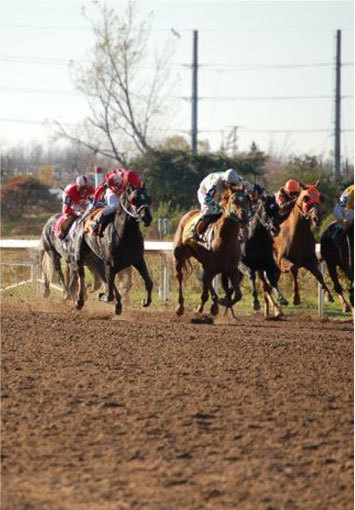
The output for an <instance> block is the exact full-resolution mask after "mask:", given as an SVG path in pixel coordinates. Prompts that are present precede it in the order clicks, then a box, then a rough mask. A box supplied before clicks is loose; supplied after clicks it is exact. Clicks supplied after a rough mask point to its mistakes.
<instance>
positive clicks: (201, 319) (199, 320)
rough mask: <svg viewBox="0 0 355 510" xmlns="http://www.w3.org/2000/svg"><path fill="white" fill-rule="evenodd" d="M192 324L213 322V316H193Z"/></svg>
mask: <svg viewBox="0 0 355 510" xmlns="http://www.w3.org/2000/svg"><path fill="white" fill-rule="evenodd" d="M190 322H192V324H213V322H214V321H213V317H210V316H209V315H201V316H200V317H193V318H192V319H191V321H190Z"/></svg>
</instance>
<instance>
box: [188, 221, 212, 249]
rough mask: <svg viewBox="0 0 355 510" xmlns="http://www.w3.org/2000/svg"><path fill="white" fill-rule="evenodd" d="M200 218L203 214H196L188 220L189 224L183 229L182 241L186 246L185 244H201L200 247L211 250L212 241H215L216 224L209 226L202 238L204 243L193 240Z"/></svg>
mask: <svg viewBox="0 0 355 510" xmlns="http://www.w3.org/2000/svg"><path fill="white" fill-rule="evenodd" d="M200 217H201V213H200V212H196V213H195V214H193V215H192V216H191V217H190V218H189V219H188V220H187V222H186V223H185V226H184V228H183V232H182V241H183V243H184V244H185V243H188V244H199V245H202V246H204V247H205V248H207V249H211V246H212V241H213V239H214V230H213V224H214V222H212V223H210V224H209V225H208V227H207V229H206V231H205V232H204V234H203V236H202V239H203V240H202V241H199V240H197V239H193V238H192V235H193V232H194V228H195V225H196V223H197V222H198V220H199V219H200Z"/></svg>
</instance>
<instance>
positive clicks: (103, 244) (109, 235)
mask: <svg viewBox="0 0 355 510" xmlns="http://www.w3.org/2000/svg"><path fill="white" fill-rule="evenodd" d="M140 221H142V222H143V224H144V225H145V226H149V225H150V223H151V221H152V215H151V212H150V208H149V197H148V195H147V193H146V191H145V189H144V188H140V189H134V190H132V189H130V188H128V189H127V190H126V192H125V193H124V194H123V195H122V196H121V197H120V205H119V207H118V208H117V210H116V212H115V213H114V214H113V219H112V221H111V222H110V223H109V224H108V225H107V227H106V229H105V230H104V233H103V237H102V238H101V237H97V236H95V235H93V233H92V230H91V226H90V223H91V220H90V219H87V220H86V222H85V223H84V224H83V226H82V231H81V233H80V236H79V237H78V239H77V241H76V245H75V261H76V272H77V274H78V276H79V296H78V300H77V303H76V307H77V308H78V309H80V308H82V307H83V305H84V279H85V275H84V271H83V265H84V264H85V263H86V260H87V258H88V256H90V254H91V253H94V254H95V255H96V256H97V257H99V258H100V259H101V260H102V261H103V263H104V267H105V282H106V285H107V291H106V293H105V294H101V295H100V296H99V299H100V300H101V301H106V302H109V301H115V313H116V314H117V315H119V314H120V313H121V312H122V303H121V295H120V293H119V291H118V288H117V286H116V284H115V276H116V274H117V273H118V272H119V271H121V270H122V269H125V268H127V267H129V266H131V265H132V266H133V267H135V268H136V269H137V271H138V272H139V274H140V275H141V276H142V278H143V280H144V283H145V288H146V291H147V297H146V299H145V300H144V302H143V306H149V305H150V303H151V301H152V289H153V282H152V280H151V278H150V276H149V272H148V268H147V265H146V263H145V260H144V240H143V236H142V233H141V231H140V228H139V222H140Z"/></svg>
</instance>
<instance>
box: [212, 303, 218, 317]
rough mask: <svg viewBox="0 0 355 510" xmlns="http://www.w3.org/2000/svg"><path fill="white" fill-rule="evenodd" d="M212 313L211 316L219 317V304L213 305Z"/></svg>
mask: <svg viewBox="0 0 355 510" xmlns="http://www.w3.org/2000/svg"><path fill="white" fill-rule="evenodd" d="M210 311H211V315H218V304H217V303H213V305H211V308H210Z"/></svg>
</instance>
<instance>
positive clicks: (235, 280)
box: [229, 268, 243, 306]
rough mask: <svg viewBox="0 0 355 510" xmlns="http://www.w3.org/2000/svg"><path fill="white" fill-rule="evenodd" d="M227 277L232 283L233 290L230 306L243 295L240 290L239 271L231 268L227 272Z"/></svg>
mask: <svg viewBox="0 0 355 510" xmlns="http://www.w3.org/2000/svg"><path fill="white" fill-rule="evenodd" d="M229 278H230V281H231V283H232V288H233V291H234V298H233V299H232V302H231V306H233V305H235V303H238V301H240V300H241V299H242V297H243V294H242V291H241V290H240V273H239V269H238V268H236V269H233V270H232V271H230V273H229Z"/></svg>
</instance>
